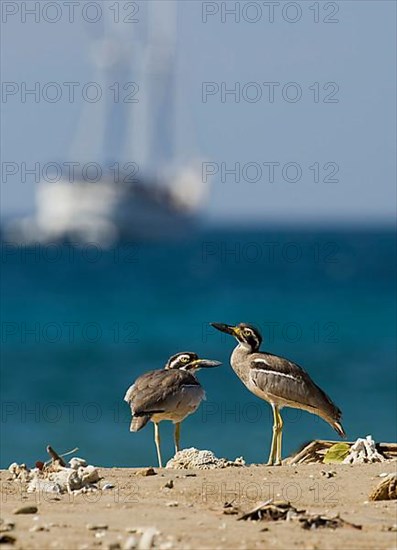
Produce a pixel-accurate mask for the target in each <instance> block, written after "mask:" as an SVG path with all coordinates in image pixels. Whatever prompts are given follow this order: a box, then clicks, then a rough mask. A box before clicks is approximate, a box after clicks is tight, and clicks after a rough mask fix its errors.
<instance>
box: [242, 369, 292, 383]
mask: <svg viewBox="0 0 397 550" xmlns="http://www.w3.org/2000/svg"><path fill="white" fill-rule="evenodd" d="M252 370H254V371H256V372H264V373H266V374H274V375H276V376H284V377H285V378H291V380H295V381H297V380H298V379H297V378H296V376H294V375H293V374H287V373H286V372H278V371H276V370H266V369H255V368H254V369H252Z"/></svg>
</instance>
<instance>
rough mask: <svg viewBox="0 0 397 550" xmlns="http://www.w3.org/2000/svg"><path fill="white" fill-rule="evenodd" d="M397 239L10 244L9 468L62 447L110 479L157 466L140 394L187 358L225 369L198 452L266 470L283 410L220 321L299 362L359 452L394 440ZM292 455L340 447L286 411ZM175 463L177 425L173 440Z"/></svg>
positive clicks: (293, 234)
mask: <svg viewBox="0 0 397 550" xmlns="http://www.w3.org/2000/svg"><path fill="white" fill-rule="evenodd" d="M395 260H396V257H395V237H394V235H393V233H392V232H391V231H390V232H389V231H381V230H379V231H375V230H374V231H349V230H346V231H340V232H333V231H325V230H313V229H310V230H307V231H303V230H302V231H298V232H297V231H294V230H292V229H291V230H283V231H281V230H280V231H275V230H269V229H265V228H264V229H258V230H255V231H253V230H242V229H241V230H237V229H236V230H227V229H219V230H211V231H206V232H201V233H198V234H197V233H196V234H195V235H194V236H189V235H187V236H185V238H184V239H183V240H179V241H175V242H171V243H170V242H163V243H124V244H122V245H119V246H117V247H113V248H110V249H107V250H105V249H102V248H101V247H100V246H99V245H97V244H95V243H91V244H89V245H85V246H83V247H80V248H74V247H73V246H71V245H69V244H64V245H58V244H52V245H47V246H40V245H36V246H32V247H30V248H20V247H18V246H17V245H14V244H13V243H4V242H3V243H2V279H1V291H2V300H1V330H2V335H1V338H2V343H1V401H2V409H1V439H2V445H1V462H0V464H1V467H6V466H8V464H9V463H10V462H12V461H17V462H26V463H28V464H30V463H33V462H34V461H36V460H39V459H43V458H44V457H45V455H46V453H45V447H46V445H47V444H51V445H52V446H53V447H54V448H55V449H57V450H58V451H59V452H64V451H67V450H69V449H72V448H73V447H76V446H77V447H79V451H78V453H77V454H78V455H80V456H83V457H85V458H87V459H88V460H89V461H90V462H91V463H95V464H97V465H102V466H110V465H112V466H141V465H151V464H153V465H155V464H156V455H155V449H154V444H153V433H152V426H151V425H148V426H147V427H146V428H145V429H144V430H142V431H141V432H139V433H130V432H129V421H130V417H129V409H128V406H127V404H125V403H124V402H123V396H124V393H125V390H126V389H127V387H128V386H129V385H130V384H131V383H132V382H133V381H134V379H135V378H136V377H137V376H139V375H140V374H141V373H143V372H145V371H146V370H149V369H153V368H160V367H162V365H163V364H164V363H165V361H166V359H167V358H168V357H169V356H170V355H172V354H174V353H176V352H177V351H183V350H192V351H196V352H197V353H199V354H200V355H201V356H204V357H207V358H212V359H218V360H221V361H223V365H222V366H221V367H219V368H217V369H213V370H209V371H201V372H200V373H199V377H200V380H201V382H202V384H203V385H204V387H205V389H206V393H207V400H206V402H204V403H203V404H202V405H201V407H200V409H199V410H198V411H197V412H196V413H195V414H194V415H192V416H190V417H189V418H188V419H187V420H186V421H185V422H184V424H183V426H182V444H183V446H184V447H189V446H196V447H198V448H206V449H211V450H213V451H214V452H215V453H216V454H217V455H218V456H227V457H230V458H234V457H236V456H240V455H243V456H244V457H245V459H246V460H247V461H248V462H263V461H264V460H265V459H266V458H267V454H268V451H269V445H270V438H271V426H272V419H271V412H270V407H269V406H268V405H267V404H266V403H265V402H262V401H260V400H258V399H257V398H256V397H254V396H253V395H251V394H250V393H249V392H248V391H247V390H246V389H245V388H244V387H243V385H242V384H241V382H240V381H239V380H238V378H237V377H236V376H235V374H234V373H233V371H232V370H231V368H230V366H229V357H230V353H231V351H232V349H233V347H234V341H233V340H231V339H230V338H229V337H227V336H226V335H222V334H221V333H218V332H216V331H214V330H213V329H212V328H211V327H210V326H209V325H208V323H209V322H210V321H216V322H226V323H238V322H241V321H244V322H251V323H253V324H256V325H257V326H258V327H260V328H261V329H262V332H263V335H264V345H263V347H264V349H267V350H269V351H271V352H272V353H277V354H280V355H284V356H286V357H288V358H290V359H293V360H295V361H296V362H298V363H299V364H300V365H302V366H303V367H305V368H306V370H308V371H309V373H310V374H311V376H312V377H313V378H314V380H315V381H316V382H317V383H318V384H319V385H320V386H321V387H322V388H323V389H324V390H325V391H327V393H329V394H330V396H331V397H332V399H333V400H334V401H335V402H336V403H337V404H338V405H339V407H340V408H341V409H342V410H343V415H344V416H343V424H344V426H345V430H346V432H347V434H348V438H349V439H354V438H356V437H359V436H365V435H367V434H372V436H373V437H374V438H375V440H377V441H395V440H396V415H395V411H396V368H395V351H396V347H395V343H396V339H395V335H396V317H395V307H396V289H395V271H394V266H395ZM283 416H284V421H285V428H284V455H286V454H288V453H290V452H292V451H293V450H294V449H296V448H297V447H298V446H299V445H300V444H302V443H303V442H305V441H307V440H310V439H313V438H328V439H332V438H336V439H337V435H336V434H335V433H334V432H333V430H332V429H331V428H330V427H329V426H328V425H327V424H326V423H325V422H323V421H322V420H320V419H318V418H317V417H314V416H312V415H309V414H307V413H304V412H301V411H296V410H293V409H285V410H284V412H283ZM161 432H162V447H163V454H164V456H165V457H166V458H168V457H170V456H171V455H172V426H171V425H169V424H168V423H163V424H162V425H161Z"/></svg>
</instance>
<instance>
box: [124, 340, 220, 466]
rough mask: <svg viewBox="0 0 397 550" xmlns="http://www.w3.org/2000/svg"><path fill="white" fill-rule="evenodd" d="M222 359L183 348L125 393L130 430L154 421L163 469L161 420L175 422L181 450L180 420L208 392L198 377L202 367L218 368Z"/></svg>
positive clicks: (140, 378) (144, 375) (192, 409)
mask: <svg viewBox="0 0 397 550" xmlns="http://www.w3.org/2000/svg"><path fill="white" fill-rule="evenodd" d="M220 364H221V363H220V362H219V361H210V360H208V359H199V357H198V355H197V354H196V353H192V352H190V351H184V352H182V353H177V354H176V355H173V356H172V357H170V359H168V361H167V363H166V364H165V366H164V368H163V369H161V370H152V371H149V372H147V373H145V374H143V375H142V376H140V377H139V378H138V379H137V380H136V382H135V384H133V385H132V386H130V387H129V388H128V390H127V392H126V394H125V396H124V401H126V402H127V403H129V405H130V407H131V412H132V420H131V425H130V431H131V432H138V431H139V430H141V429H142V428H143V427H144V426H146V424H147V423H148V422H149V420H151V421H152V422H153V423H154V441H155V443H156V449H157V457H158V461H159V467H160V468H162V460H161V450H160V433H159V422H161V421H162V420H171V422H173V423H174V424H175V432H174V441H175V452H177V451H179V441H180V429H181V422H182V420H184V419H185V418H186V417H187V416H188V415H189V414H192V413H193V412H195V410H196V409H197V408H198V406H199V405H200V403H201V401H202V400H203V399H204V398H205V392H204V390H203V388H202V387H201V384H200V382H199V381H198V380H197V378H196V372H197V371H198V370H199V369H200V368H209V367H217V366H219V365H220Z"/></svg>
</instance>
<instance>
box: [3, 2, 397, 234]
mask: <svg viewBox="0 0 397 550" xmlns="http://www.w3.org/2000/svg"><path fill="white" fill-rule="evenodd" d="M3 4H14V5H17V4H18V5H19V4H21V3H20V2H8V3H7V2H3ZM81 4H83V3H81ZM113 4H114V2H102V3H101V5H102V6H103V9H104V10H109V6H110V5H113ZM120 4H121V5H122V7H123V8H124V5H125V4H128V3H126V2H122V1H121V2H120ZM138 4H139V2H138ZM162 4H163V5H164V2H162ZM227 4H228V7H230V6H232V5H234V4H236V3H235V2H228V3H227ZM252 4H255V5H256V6H260V5H263V2H253V3H252ZM285 4H286V3H285V2H281V3H280V5H279V6H276V7H275V20H274V23H269V21H268V18H267V11H265V9H264V8H263V11H262V17H261V19H260V20H259V21H258V22H256V23H250V22H248V21H247V20H244V17H245V15H244V13H243V11H242V10H243V8H244V2H237V7H238V9H239V10H240V22H237V23H236V22H234V21H233V16H228V17H227V19H226V22H225V23H222V21H221V7H222V6H221V3H219V4H218V7H219V12H218V13H217V14H215V15H213V16H209V17H208V21H207V23H203V22H202V9H203V3H202V2H199V1H189V2H183V3H182V2H180V3H179V11H180V13H179V32H178V44H179V52H180V55H179V60H178V70H177V92H176V94H177V95H176V97H177V99H178V119H177V125H178V132H179V134H178V135H179V138H178V143H179V149H180V150H179V153H180V154H181V155H182V156H183V155H188V154H189V151H190V149H191V147H192V145H193V144H195V145H196V150H197V151H198V152H199V153H200V154H201V156H202V157H203V158H205V159H207V160H208V161H212V162H215V163H221V162H224V163H226V164H225V166H226V167H227V168H232V167H233V165H234V164H235V163H238V162H239V163H240V165H241V166H243V165H244V164H246V163H255V164H256V165H257V166H262V168H263V175H262V177H261V178H260V179H259V181H258V182H256V183H252V182H249V181H244V175H243V176H242V181H240V182H239V183H236V182H234V178H233V177H232V176H230V175H229V176H228V177H226V181H224V182H222V181H221V176H220V172H219V173H218V174H216V175H215V176H214V178H213V183H212V189H211V196H210V200H209V202H208V204H207V206H206V208H205V212H204V213H205V216H206V217H208V219H209V220H210V221H228V222H230V221H233V222H235V221H240V222H253V221H254V222H256V221H270V222H272V221H276V222H277V223H280V224H283V223H285V222H291V221H302V222H305V223H307V222H319V221H321V222H324V221H325V222H327V221H330V222H334V223H346V222H360V223H364V224H370V223H379V222H387V221H391V220H392V219H393V216H394V214H395V204H396V186H395V145H396V142H395V119H396V112H395V83H396V72H395V71H396V69H395V67H396V56H395V38H396V28H395V20H396V17H395V16H396V13H395V12H396V4H395V2H394V1H359V0H358V1H353V2H350V1H341V2H335V3H331V4H332V5H337V6H338V8H339V11H338V13H337V14H336V15H335V18H336V19H338V21H339V22H336V23H328V24H327V23H323V22H319V23H314V22H313V17H314V11H313V10H310V6H313V5H314V4H315V3H314V2H311V1H310V2H306V1H302V2H297V3H296V4H298V5H299V7H300V9H301V10H302V16H301V19H300V21H297V22H296V23H290V22H288V21H286V20H285V19H283V16H282V12H281V9H282V7H283V6H285ZM287 4H288V3H287ZM326 4H327V3H324V2H320V3H319V10H320V11H319V13H320V19H321V18H324V16H325V15H326V13H327V12H326V11H325V8H324V7H325V5H326ZM207 5H208V6H209V7H208V8H207V9H208V10H211V9H216V6H215V3H214V2H210V3H208V4H207ZM214 6H215V7H214ZM3 9H4V7H3ZM9 9H12V8H9ZM252 9H254V8H252ZM292 9H293V8H292ZM65 10H66V8H65ZM143 14H144V7H142V9H141V16H143ZM247 14H248V15H247ZM247 14H246V17H245V19H247V17H253V15H254V12H253V11H251V12H250V13H248V12H247ZM288 14H289V16H290V17H293V11H289V12H288ZM50 17H52V15H51V14H50ZM39 18H40V21H39V22H38V23H36V22H34V20H33V18H32V17H29V16H28V17H27V21H26V23H23V22H22V21H21V14H20V13H17V14H16V15H9V16H8V18H7V20H6V22H4V13H3V23H2V39H1V46H2V80H3V82H15V83H17V84H18V85H20V83H21V82H23V81H25V82H27V83H28V85H31V84H32V83H34V82H40V83H41V85H44V84H45V83H47V82H51V81H52V82H58V83H61V84H62V83H63V82H66V81H77V82H79V83H86V82H88V81H91V80H95V78H96V77H95V72H94V69H93V66H92V63H91V61H90V40H91V39H92V36H95V34H96V33H97V32H99V31H100V28H101V24H102V22H101V21H100V22H99V23H98V24H91V25H89V24H88V25H87V23H84V21H83V20H82V18H81V16H80V12H79V10H78V12H77V15H76V18H75V22H74V23H69V22H68V21H67V12H66V11H65V12H64V13H63V14H62V19H61V21H59V22H57V23H52V24H51V23H47V22H46V21H44V20H43V14H40V15H39ZM164 24H165V25H166V24H167V21H166V20H165V21H164ZM119 25H121V23H120V24H119ZM138 25H142V28H144V26H143V22H142V21H141V22H139V23H137V24H134V25H133V26H134V29H136V28H137V26H138ZM124 26H125V29H124V30H123V32H125V33H126V34H125V36H126V37H127V38H128V34H127V33H128V32H129V28H131V27H129V26H128V25H127V24H125V25H124ZM87 29H88V30H87ZM126 44H127V47H128V40H127V39H126ZM126 80H129V79H126ZM203 82H213V83H216V84H215V86H217V85H219V86H221V82H224V83H226V85H227V86H228V87H231V86H232V85H234V84H235V83H236V82H239V83H240V86H241V87H243V86H244V85H245V84H246V83H248V82H251V83H255V86H251V88H250V90H249V91H248V92H249V93H250V94H252V93H253V92H254V90H255V87H256V89H259V88H261V89H262V91H263V96H262V99H261V100H259V101H257V102H255V103H254V102H249V101H247V100H246V99H244V96H241V98H240V99H241V100H240V102H235V101H234V100H233V99H232V97H231V96H227V101H226V102H222V101H221V99H220V94H215V95H213V96H208V98H207V102H203V101H202V86H203ZM263 82H279V83H280V86H279V87H277V88H276V90H275V100H274V103H270V102H269V101H268V100H267V96H266V93H267V92H266V90H267V88H266V87H264V86H263ZM288 82H296V83H298V84H299V87H300V89H301V90H302V98H301V100H299V101H297V102H295V103H293V102H288V101H286V100H285V99H283V97H282V95H281V92H280V90H281V88H282V87H283V85H284V84H286V83H288ZM315 82H318V83H319V84H320V94H321V95H320V101H319V102H318V103H316V102H314V100H313V94H314V91H313V89H309V88H310V86H312V85H313V84H314V83H315ZM328 82H334V83H336V84H337V85H338V87H339V91H338V92H337V93H336V94H335V96H334V97H335V98H336V99H338V102H337V103H324V102H323V101H322V99H323V98H324V94H325V92H324V90H321V87H322V86H323V85H324V84H325V83H328ZM63 90H64V93H65V97H66V91H65V88H63ZM332 90H333V85H332V86H331V87H328V90H327V91H328V92H330V91H332ZM290 92H291V93H292V92H293V90H292V89H290ZM249 97H252V95H249ZM21 98H22V96H21V92H20V91H18V93H16V94H15V95H14V96H8V97H7V98H5V97H4V94H3V98H2V112H3V116H2V162H3V167H4V162H10V161H12V162H16V163H18V164H19V163H21V162H24V161H26V162H27V163H28V164H29V163H30V164H34V163H35V162H40V163H43V164H44V163H45V162H48V161H62V160H65V159H67V160H74V159H72V158H71V154H70V149H71V144H72V142H73V137H74V135H75V132H76V128H77V127H78V123H79V120H80V116H81V109H82V107H84V106H85V107H87V104H84V102H83V101H76V102H74V103H71V104H70V103H69V102H68V101H66V100H65V99H62V100H61V101H59V102H58V103H53V104H51V103H49V102H46V101H43V100H41V101H39V102H38V103H35V102H34V101H32V99H28V101H27V102H26V103H23V102H22V101H21ZM135 107H136V106H134V107H133V108H135ZM138 107H139V106H138ZM88 108H90V105H88ZM123 108H125V109H130V108H131V104H126V105H125V106H123ZM126 112H127V111H122V114H123V115H124V114H125V116H126ZM82 154H84V152H82ZM88 160H92V159H91V158H89V159H88ZM268 162H278V163H280V167H276V172H275V181H274V183H269V181H268V177H267V169H266V168H265V167H264V166H263V163H268ZM290 162H294V163H296V164H297V165H299V167H300V168H301V169H302V178H301V180H300V181H297V182H295V183H292V182H290V181H286V180H285V179H283V178H282V177H281V176H280V172H281V167H282V166H283V165H285V164H286V163H290ZM316 162H318V163H319V167H323V166H324V164H326V163H334V164H332V165H328V167H327V171H328V172H327V173H330V172H332V170H333V167H335V165H337V166H338V167H339V172H338V174H337V179H339V182H337V183H335V182H334V183H332V182H331V183H325V182H322V181H320V182H319V183H315V182H314V181H313V176H314V171H315V169H316V168H315V167H316V165H315V163H316ZM310 166H312V169H310V168H309V167H310ZM313 166H314V168H313ZM249 174H251V176H252V174H253V172H250V173H249ZM288 174H289V176H291V177H293V173H292V171H291V172H288ZM324 175H325V174H324V173H323V172H322V171H320V180H321V179H323V178H324ZM249 177H250V176H249ZM34 187H35V184H34V183H33V182H30V183H28V182H27V183H23V182H21V177H20V174H17V175H16V176H14V177H13V178H11V177H10V178H7V180H6V181H5V178H4V174H3V178H2V193H1V196H2V213H3V214H4V215H10V214H13V213H16V212H27V211H30V210H31V209H32V208H33V198H34Z"/></svg>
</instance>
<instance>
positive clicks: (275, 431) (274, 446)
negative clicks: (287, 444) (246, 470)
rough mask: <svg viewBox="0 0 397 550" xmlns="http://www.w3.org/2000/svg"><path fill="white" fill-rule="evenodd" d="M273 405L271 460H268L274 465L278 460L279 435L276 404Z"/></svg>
mask: <svg viewBox="0 0 397 550" xmlns="http://www.w3.org/2000/svg"><path fill="white" fill-rule="evenodd" d="M271 405H272V410H273V435H272V444H271V447H270V455H269V460H268V461H267V465H268V466H273V465H274V463H275V460H276V452H277V435H278V417H277V414H276V409H277V407H276V405H273V404H271Z"/></svg>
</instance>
